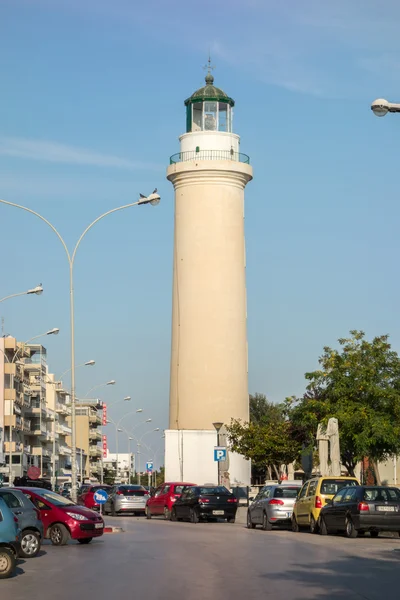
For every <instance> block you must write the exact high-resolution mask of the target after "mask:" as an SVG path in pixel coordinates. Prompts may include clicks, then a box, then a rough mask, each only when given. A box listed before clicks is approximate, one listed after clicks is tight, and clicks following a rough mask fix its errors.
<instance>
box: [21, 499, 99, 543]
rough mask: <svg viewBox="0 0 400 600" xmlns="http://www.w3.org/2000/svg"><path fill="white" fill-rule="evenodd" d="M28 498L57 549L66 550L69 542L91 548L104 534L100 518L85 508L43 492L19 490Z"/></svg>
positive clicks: (46, 533) (45, 533)
mask: <svg viewBox="0 0 400 600" xmlns="http://www.w3.org/2000/svg"><path fill="white" fill-rule="evenodd" d="M16 489H19V490H20V491H21V492H23V493H24V494H25V496H27V497H28V498H29V500H31V502H33V504H34V505H35V506H36V508H38V509H39V511H40V517H41V519H42V521H43V526H44V537H45V538H48V539H50V541H51V543H52V544H54V546H64V545H65V544H67V543H68V541H69V540H70V539H73V540H77V541H78V542H79V543H80V544H89V543H90V542H91V541H92V539H93V538H95V537H100V536H101V535H103V532H104V521H103V519H102V518H101V516H100V515H98V514H97V513H96V512H94V511H93V510H89V509H88V508H86V507H84V506H78V504H74V502H72V500H70V499H69V498H64V496H60V495H59V494H56V493H55V492H52V491H50V490H46V489H43V488H33V487H32V488H28V487H26V488H25V487H21V488H16Z"/></svg>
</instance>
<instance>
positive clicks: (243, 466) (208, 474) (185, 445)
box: [165, 429, 251, 487]
mask: <svg viewBox="0 0 400 600" xmlns="http://www.w3.org/2000/svg"><path fill="white" fill-rule="evenodd" d="M216 445H217V434H216V432H215V430H210V431H208V430H193V429H185V430H179V431H178V430H176V429H167V430H166V431H165V481H185V482H188V483H197V484H205V483H214V484H216V483H217V481H218V463H217V462H215V461H214V447H215V446H216ZM221 470H223V471H225V470H227V471H228V473H229V480H230V485H231V487H233V486H247V485H250V476H251V464H250V462H249V461H247V460H245V459H244V458H243V457H242V456H240V455H239V454H236V453H234V452H229V451H228V464H227V463H225V462H224V463H221Z"/></svg>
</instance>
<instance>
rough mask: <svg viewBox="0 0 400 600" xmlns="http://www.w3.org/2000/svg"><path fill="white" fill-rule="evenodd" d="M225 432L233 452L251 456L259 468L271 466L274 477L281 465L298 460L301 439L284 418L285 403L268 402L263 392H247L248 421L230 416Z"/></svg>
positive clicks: (255, 465) (248, 458)
mask: <svg viewBox="0 0 400 600" xmlns="http://www.w3.org/2000/svg"><path fill="white" fill-rule="evenodd" d="M227 432H228V439H229V442H230V445H231V448H232V450H233V451H234V452H238V453H239V454H241V455H242V456H244V457H245V458H246V459H247V460H251V461H252V465H253V466H254V467H256V468H257V469H259V471H260V472H263V473H265V469H266V468H268V469H269V470H270V471H271V469H274V471H275V473H276V476H277V477H279V467H280V465H281V464H288V463H291V462H293V461H295V460H297V459H298V458H299V456H300V453H301V440H300V439H299V438H298V435H297V431H295V430H294V428H293V426H292V424H291V423H290V422H289V421H288V420H287V419H285V414H284V406H283V405H278V404H274V403H273V402H269V401H268V400H267V398H266V396H264V395H263V394H255V395H254V396H250V422H249V423H243V422H241V421H240V420H234V419H232V421H231V424H230V425H229V426H228V427H227Z"/></svg>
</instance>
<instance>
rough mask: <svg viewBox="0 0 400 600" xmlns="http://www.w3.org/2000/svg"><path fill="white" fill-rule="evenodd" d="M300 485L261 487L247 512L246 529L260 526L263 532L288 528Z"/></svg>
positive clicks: (283, 484)
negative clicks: (282, 527) (280, 527)
mask: <svg viewBox="0 0 400 600" xmlns="http://www.w3.org/2000/svg"><path fill="white" fill-rule="evenodd" d="M300 488H301V485H300V484H285V483H282V484H274V485H266V486H265V487H263V488H262V489H261V490H260V491H259V493H258V494H257V496H256V498H255V499H254V501H253V503H252V504H251V505H250V506H249V508H248V511H247V527H248V529H254V528H255V527H256V525H261V526H262V528H263V529H264V530H265V531H270V530H271V529H272V528H273V527H274V526H276V525H278V526H282V525H286V526H290V524H291V519H292V513H293V506H294V503H295V501H296V498H297V494H298V493H299V490H300Z"/></svg>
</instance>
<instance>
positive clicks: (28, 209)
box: [0, 199, 71, 262]
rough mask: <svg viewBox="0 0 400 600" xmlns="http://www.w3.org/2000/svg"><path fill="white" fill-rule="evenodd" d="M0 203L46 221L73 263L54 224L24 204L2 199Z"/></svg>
mask: <svg viewBox="0 0 400 600" xmlns="http://www.w3.org/2000/svg"><path fill="white" fill-rule="evenodd" d="M0 203H1V204H8V206H14V208H20V209H21V210H25V211H26V212H29V213H31V214H32V215H35V217H38V218H39V219H41V220H42V221H44V223H46V225H48V226H49V227H50V228H51V229H52V230H53V231H54V233H55V234H56V236H57V237H58V239H59V240H60V242H61V243H62V245H63V247H64V250H65V252H66V254H67V257H68V261H69V262H71V255H70V253H69V250H68V247H67V244H66V243H65V242H64V240H63V238H62V236H61V234H60V233H59V232H58V231H57V229H56V228H55V227H54V225H53V224H52V223H50V221H48V220H47V219H46V218H45V217H43V216H42V215H41V214H40V213H38V212H36V211H35V210H32V209H31V208H28V207H27V206H22V204H16V203H15V202H9V201H8V200H1V199H0Z"/></svg>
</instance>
